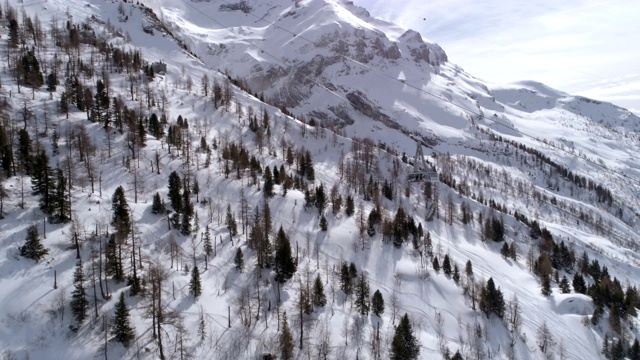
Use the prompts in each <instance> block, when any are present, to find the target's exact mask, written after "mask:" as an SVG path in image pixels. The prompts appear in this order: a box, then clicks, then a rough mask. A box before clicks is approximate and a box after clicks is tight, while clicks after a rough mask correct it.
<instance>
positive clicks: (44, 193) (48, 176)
mask: <svg viewBox="0 0 640 360" xmlns="http://www.w3.org/2000/svg"><path fill="white" fill-rule="evenodd" d="M29 172H30V174H31V175H32V179H31V180H32V181H31V182H32V184H31V187H32V188H33V195H40V210H42V212H43V213H45V214H47V215H52V214H53V213H54V210H55V205H56V204H55V195H56V182H55V178H54V176H55V174H54V171H53V169H52V168H51V166H49V157H48V156H47V153H46V152H45V151H44V150H41V151H40V153H38V155H37V156H36V157H35V159H34V161H33V164H32V166H31V167H30V170H29Z"/></svg>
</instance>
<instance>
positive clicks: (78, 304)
mask: <svg viewBox="0 0 640 360" xmlns="http://www.w3.org/2000/svg"><path fill="white" fill-rule="evenodd" d="M70 306H71V314H73V318H74V319H75V320H76V322H78V323H82V322H83V321H84V320H85V319H86V318H87V308H88V307H89V300H87V292H86V289H85V279H84V270H83V269H82V259H78V262H77V263H76V269H75V271H74V272H73V292H72V293H71V304H70Z"/></svg>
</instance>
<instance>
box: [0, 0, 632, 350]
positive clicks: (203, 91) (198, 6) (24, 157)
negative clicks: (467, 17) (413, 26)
mask: <svg viewBox="0 0 640 360" xmlns="http://www.w3.org/2000/svg"><path fill="white" fill-rule="evenodd" d="M0 8H1V10H2V14H1V15H0V27H1V28H2V31H0V53H5V54H6V59H7V60H6V66H5V69H4V70H3V72H2V73H1V74H0V80H1V82H0V84H1V87H0V95H1V96H2V98H3V99H4V100H3V102H2V104H1V105H0V115H1V119H0V167H1V169H0V173H1V174H2V178H1V179H2V182H1V184H2V187H0V215H1V216H0V217H2V219H1V220H0V239H1V240H0V289H2V291H0V305H1V306H0V308H1V310H0V321H2V323H3V324H4V326H3V328H2V329H1V330H0V351H2V352H3V353H2V356H3V357H4V358H6V359H15V358H30V359H52V358H54V359H87V358H97V357H100V358H143V359H155V358H161V359H169V358H172V359H173V358H176V359H178V358H180V359H182V358H198V359H268V358H269V357H268V356H266V354H273V355H274V357H276V358H290V359H293V358H295V359H334V358H335V359H352V358H359V359H388V358H391V357H392V354H394V353H397V352H399V351H402V350H403V349H404V350H406V349H408V348H411V346H406V345H398V341H399V338H398V337H397V336H396V335H397V334H398V333H399V329H402V326H400V325H399V324H405V325H406V324H407V323H406V321H405V320H404V319H403V320H401V318H402V317H403V315H404V314H405V313H406V314H408V318H407V319H408V321H409V324H410V325H411V327H412V332H413V334H414V335H415V338H416V341H417V347H416V349H418V350H419V355H417V358H418V359H435V358H445V359H447V358H453V357H454V354H456V353H459V354H460V356H461V357H462V358H465V359H485V358H493V359H550V358H554V357H555V358H560V359H599V358H606V359H622V358H623V357H624V355H626V356H628V357H629V358H631V359H638V358H639V357H640V346H638V345H637V340H636V342H635V344H634V340H635V339H637V338H638V336H639V333H638V330H637V329H639V326H640V321H639V318H638V315H637V311H636V309H637V308H638V307H640V294H638V292H637V282H638V279H640V249H639V248H640V246H639V241H640V237H639V236H638V230H639V229H640V222H639V221H638V217H639V216H640V199H639V197H638V195H637V194H638V191H639V190H640V183H639V181H638V176H640V172H639V169H638V163H637V159H638V157H639V156H640V148H639V147H638V144H639V141H638V140H640V133H639V128H638V126H640V119H639V118H638V117H637V116H635V115H633V114H632V113H630V112H629V111H627V110H625V109H622V108H620V107H617V106H615V105H613V104H609V103H603V102H599V101H596V100H592V99H587V98H583V97H577V96H572V95H570V94H567V93H564V92H561V91H558V90H555V89H551V88H549V87H547V86H545V85H543V84H540V83H537V82H534V81H527V82H519V83H514V84H508V85H504V84H489V83H485V82H483V81H482V80H480V79H477V78H474V77H473V76H472V75H470V74H467V73H466V72H465V71H464V70H463V69H461V68H460V67H458V66H456V65H455V64H452V63H450V62H449V61H448V59H447V56H446V53H445V51H444V50H443V49H441V48H440V47H439V46H438V45H436V44H435V43H431V42H429V41H427V40H425V39H424V38H423V37H422V36H421V35H420V34H419V33H417V32H415V31H413V30H405V29H400V28H399V27H397V26H395V25H393V24H390V23H386V22H384V21H381V20H378V19H374V18H372V17H371V16H370V15H369V14H368V13H367V11H366V10H365V9H363V8H360V7H357V6H355V5H353V4H352V3H351V2H349V1H343V0H296V1H290V0H246V1H231V0H230V1H227V0H217V1H214V0H211V1H207V0H201V1H196V0H183V1H172V0H141V1H139V2H136V3H133V2H131V1H128V2H120V1H115V0H113V1H111V0H110V1H105V0H81V1H73V2H68V1H65V0H47V1H45V2H42V1H35V0H24V1H23V2H20V3H19V4H11V3H5V4H2V5H1V6H0ZM38 74H40V75H41V76H42V77H41V78H40V77H39V76H38ZM416 142H417V143H418V144H420V145H419V146H421V147H423V149H424V152H425V154H426V157H425V158H424V159H414V158H413V156H412V155H413V154H414V153H415V150H416ZM421 160H424V161H425V162H427V163H428V166H430V167H433V169H435V170H436V171H437V172H438V178H439V182H437V183H433V184H430V183H411V182H409V181H408V180H407V179H408V175H409V174H410V173H412V172H413V171H414V167H413V166H412V164H414V163H416V162H417V161H421ZM416 165H417V164H416ZM26 239H31V240H32V241H35V239H39V240H41V242H42V244H43V246H44V248H45V249H46V250H47V251H45V252H42V249H40V251H38V248H37V247H34V246H27V245H25V244H33V242H31V243H28V242H26ZM27 250H30V251H27ZM34 254H35V255H34ZM79 269H80V270H82V271H83V272H84V279H83V280H82V281H80V280H79V275H78V274H79V273H80V270H79ZM195 269H198V272H197V274H196V270H195ZM195 279H199V280H198V281H196V280H195ZM319 289H321V290H322V289H323V291H321V290H319ZM81 290H84V292H83V291H81ZM376 291H378V292H377V294H376V296H374V292H376ZM320 292H323V293H324V301H322V296H320V295H319V293H320ZM80 294H84V295H82V296H81V295H80ZM121 294H124V295H125V296H124V298H122V299H124V300H123V302H120V299H121V298H120V295H121ZM378 294H379V295H380V296H377V295H378ZM374 298H375V299H376V300H379V299H382V300H383V301H384V310H383V311H379V310H380V307H376V306H375V305H374V302H375V301H374V300H373V299H374ZM82 299H85V300H86V301H87V302H86V303H84V305H83V300H82ZM377 304H378V305H379V302H378V303H377ZM125 305H126V307H127V308H128V309H129V311H130V313H129V316H128V318H129V319H130V325H131V328H132V333H122V332H121V330H122V329H123V328H124V327H123V322H122V321H121V320H122V318H126V316H124V315H122V314H124V313H126V311H124V310H123V308H124V306H125ZM118 314H119V315H120V316H122V317H118V316H117V315H118ZM79 315H83V316H79ZM116 319H118V320H116ZM285 319H286V321H285ZM285 323H286V324H287V325H288V326H287V328H288V330H289V333H290V335H291V338H287V337H286V336H285V334H286V331H285V330H284V329H285V325H284V324H285ZM404 329H405V330H406V327H405V328H404ZM401 358H404V357H401ZM459 358H460V357H458V359H459Z"/></svg>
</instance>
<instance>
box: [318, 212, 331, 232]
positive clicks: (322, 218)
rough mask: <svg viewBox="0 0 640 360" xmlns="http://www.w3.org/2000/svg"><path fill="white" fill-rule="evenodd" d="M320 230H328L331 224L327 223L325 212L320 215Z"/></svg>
mask: <svg viewBox="0 0 640 360" xmlns="http://www.w3.org/2000/svg"><path fill="white" fill-rule="evenodd" d="M319 225H320V230H322V231H327V229H328V227H329V224H328V223H327V218H326V217H325V216H324V214H322V215H320V224H319Z"/></svg>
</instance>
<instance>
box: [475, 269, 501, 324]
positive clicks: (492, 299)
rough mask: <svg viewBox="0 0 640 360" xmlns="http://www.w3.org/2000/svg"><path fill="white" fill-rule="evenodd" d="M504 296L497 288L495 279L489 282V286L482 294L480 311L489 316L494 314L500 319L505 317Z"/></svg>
mask: <svg viewBox="0 0 640 360" xmlns="http://www.w3.org/2000/svg"><path fill="white" fill-rule="evenodd" d="M504 308H505V302H504V296H503V295H502V291H500V289H499V288H496V285H495V283H494V282H493V278H489V280H487V285H486V286H485V287H483V288H482V291H481V292H480V310H482V312H484V313H485V314H486V315H487V316H489V315H491V314H494V315H496V316H497V317H499V318H500V319H502V318H503V317H504Z"/></svg>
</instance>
